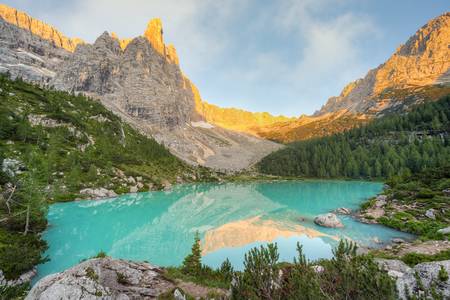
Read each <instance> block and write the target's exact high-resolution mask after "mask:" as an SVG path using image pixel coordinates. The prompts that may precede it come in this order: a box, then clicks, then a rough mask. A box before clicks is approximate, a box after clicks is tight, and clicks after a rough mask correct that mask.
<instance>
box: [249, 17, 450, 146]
mask: <svg viewBox="0 0 450 300" xmlns="http://www.w3.org/2000/svg"><path fill="white" fill-rule="evenodd" d="M449 41H450V13H449V12H447V13H445V14H443V15H441V16H439V17H437V18H435V19H433V20H431V21H429V22H428V23H427V24H426V25H424V26H423V27H422V28H420V29H419V30H418V31H417V32H416V33H415V34H414V35H413V36H412V37H411V38H410V39H409V40H408V41H407V42H406V43H405V45H402V46H400V47H399V48H398V49H397V51H396V52H395V53H394V54H393V55H392V56H391V57H390V58H389V59H388V60H387V61H386V62H385V63H383V64H382V65H380V66H378V67H377V68H375V69H372V70H370V71H369V72H368V73H367V74H366V76H365V77H364V78H361V79H358V80H355V81H353V82H351V83H349V84H348V85H346V86H345V87H344V89H343V90H342V92H341V94H340V95H339V96H336V97H331V98H329V99H328V101H327V102H326V104H325V105H324V106H323V107H322V108H321V109H320V110H319V111H318V112H316V113H315V114H314V116H301V117H300V118H298V119H296V120H293V121H285V122H278V123H274V124H269V125H267V126H262V127H260V128H257V131H256V133H257V134H258V136H261V137H266V138H268V139H271V140H276V141H283V142H293V141H298V140H304V139H308V138H311V137H317V136H325V135H330V134H333V133H336V132H342V131H344V130H348V129H350V128H353V127H355V126H357V125H359V124H362V123H366V122H368V121H369V120H371V119H372V118H375V117H379V116H382V115H385V114H387V113H390V112H401V111H404V110H408V109H409V108H410V107H411V106H413V105H416V104H420V103H423V102H425V101H429V100H437V99H439V98H440V97H443V96H445V95H447V94H448V93H450V51H449V48H448V46H449Z"/></svg>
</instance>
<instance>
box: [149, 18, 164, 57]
mask: <svg viewBox="0 0 450 300" xmlns="http://www.w3.org/2000/svg"><path fill="white" fill-rule="evenodd" d="M144 36H145V37H146V38H147V40H148V41H149V42H150V44H151V45H152V46H153V48H154V49H155V50H156V51H158V52H159V53H160V54H161V55H164V56H165V55H166V54H165V53H166V52H165V45H164V40H163V28H162V22H161V19H159V18H155V19H151V20H150V21H149V22H148V24H147V29H146V30H145V32H144Z"/></svg>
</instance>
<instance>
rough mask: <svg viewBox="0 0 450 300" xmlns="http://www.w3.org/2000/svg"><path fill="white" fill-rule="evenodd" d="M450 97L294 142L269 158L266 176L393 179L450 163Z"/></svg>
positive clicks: (264, 169) (264, 168)
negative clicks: (347, 129) (333, 133)
mask: <svg viewBox="0 0 450 300" xmlns="http://www.w3.org/2000/svg"><path fill="white" fill-rule="evenodd" d="M449 119H450V95H448V96H446V97H444V98H442V99H441V100H439V101H436V102H429V103H425V104H422V105H419V106H417V107H415V108H413V109H412V110H411V111H410V112H408V113H404V114H391V115H387V116H384V117H381V118H378V119H375V120H373V121H372V122H370V123H368V124H366V125H362V126H360V127H357V128H354V129H351V130H349V131H346V132H343V133H339V134H335V135H332V136H329V137H323V138H317V139H311V140H307V141H301V142H295V143H292V144H289V145H288V146H287V147H286V148H284V149H282V150H279V151H277V152H274V153H272V154H270V155H269V156H267V157H265V158H264V159H263V160H262V161H261V162H260V163H259V164H258V168H259V170H260V171H261V172H262V173H267V174H274V175H283V176H305V177H320V178H336V177H347V178H388V177H391V176H394V175H408V174H411V173H416V172H420V171H422V170H425V169H428V168H434V167H438V166H442V165H446V164H448V162H449V161H450V147H449V145H450V136H449V132H450V123H449Z"/></svg>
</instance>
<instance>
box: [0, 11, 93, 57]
mask: <svg viewBox="0 0 450 300" xmlns="http://www.w3.org/2000/svg"><path fill="white" fill-rule="evenodd" d="M0 17H1V18H2V19H3V20H5V21H6V22H8V23H10V24H13V25H15V26H17V27H19V28H23V29H25V30H27V31H30V32H31V33H32V34H34V35H37V36H39V37H41V38H42V39H44V40H47V41H49V42H50V43H52V44H54V45H55V46H56V47H60V48H64V49H66V50H67V51H71V52H73V51H74V50H75V48H76V47H77V45H79V44H82V43H84V42H83V40H81V39H78V38H74V39H71V38H68V37H66V36H65V35H63V34H62V33H61V32H59V31H58V30H57V29H55V28H54V27H52V26H50V25H47V24H45V23H44V22H42V21H40V20H36V19H34V18H32V17H30V16H28V15H27V14H26V13H24V12H21V11H17V10H16V9H14V8H12V7H9V6H7V5H4V4H0Z"/></svg>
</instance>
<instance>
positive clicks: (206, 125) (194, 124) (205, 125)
mask: <svg viewBox="0 0 450 300" xmlns="http://www.w3.org/2000/svg"><path fill="white" fill-rule="evenodd" d="M191 125H192V127H201V128H208V129H211V128H214V126H213V125H211V124H209V123H208V122H205V121H198V122H191Z"/></svg>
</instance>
